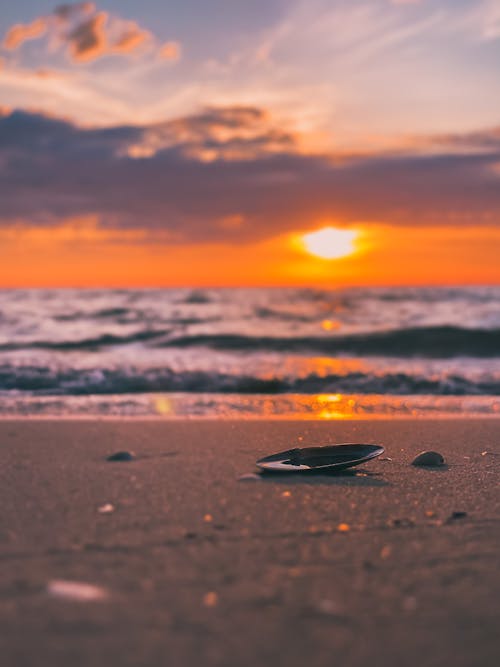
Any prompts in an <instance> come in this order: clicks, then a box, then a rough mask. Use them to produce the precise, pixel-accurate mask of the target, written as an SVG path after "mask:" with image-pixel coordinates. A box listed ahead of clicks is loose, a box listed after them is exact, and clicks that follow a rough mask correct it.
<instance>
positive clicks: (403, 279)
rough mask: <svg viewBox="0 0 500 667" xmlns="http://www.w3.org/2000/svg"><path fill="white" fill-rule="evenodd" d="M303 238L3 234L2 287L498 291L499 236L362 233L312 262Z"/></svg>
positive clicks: (63, 231) (486, 232) (60, 230)
mask: <svg viewBox="0 0 500 667" xmlns="http://www.w3.org/2000/svg"><path fill="white" fill-rule="evenodd" d="M300 239H301V233H300V232H299V233H297V234H285V235H280V236H277V237H274V238H272V239H270V240H266V241H261V242H256V243H248V244H245V245H243V246H242V245H238V244H233V245H231V244H229V243H224V242H218V243H198V244H181V245H173V244H168V243H166V242H165V240H162V239H161V238H159V239H157V240H156V242H155V241H154V240H153V239H151V238H147V237H146V236H145V233H144V231H143V230H128V231H127V232H123V231H121V232H118V233H117V232H110V231H103V230H99V229H98V228H97V227H96V225H95V221H93V220H92V219H90V220H74V221H72V222H71V223H67V224H65V225H60V226H59V227H56V228H54V229H52V230H51V231H46V230H40V229H38V228H35V229H33V228H24V229H21V228H17V229H16V230H10V232H9V233H6V232H5V231H4V232H3V233H2V232H0V284H1V285H2V286H3V287H17V286H24V287H30V286H37V287H38V286H43V287H52V286H61V287H80V286H81V287H102V286H115V287H119V286H138V287H154V286H193V285H200V286H249V285H250V286H251V285H262V286H264V285H315V286H336V285H434V284H438V285H439V284H441V285H453V284H459V285H460V284H498V283H499V282H500V281H499V277H500V273H499V269H498V257H499V247H500V230H492V229H491V228H490V227H480V228H475V229H470V228H465V229H458V230H451V229H450V228H449V227H431V228H424V229H420V228H418V229H412V228H406V229H402V230H396V229H394V228H393V227H390V226H383V225H381V226H370V227H367V228H363V227H362V226H360V227H359V234H358V238H357V240H356V242H355V248H354V251H353V253H352V254H350V255H347V256H345V257H343V258H339V259H333V260H325V259H321V258H318V257H315V256H313V255H311V254H309V253H307V252H306V251H305V250H304V249H303V247H302V245H301V243H300Z"/></svg>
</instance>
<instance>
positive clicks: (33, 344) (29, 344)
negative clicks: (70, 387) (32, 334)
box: [0, 330, 169, 352]
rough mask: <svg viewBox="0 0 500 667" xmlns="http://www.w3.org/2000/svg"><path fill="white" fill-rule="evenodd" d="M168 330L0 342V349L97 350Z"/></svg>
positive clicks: (151, 337) (125, 343)
mask: <svg viewBox="0 0 500 667" xmlns="http://www.w3.org/2000/svg"><path fill="white" fill-rule="evenodd" d="M168 333H169V332H168V331H165V330H162V331H151V330H145V331H136V332H135V333H133V334H129V335H126V336H117V335H115V334H102V335H101V336H96V337H95V338H84V339H80V340H62V341H48V340H33V341H26V342H22V343H2V344H1V345H0V351H16V350H32V349H39V350H55V351H61V352H64V351H71V350H97V349H100V348H102V347H107V346H112V345H127V344H130V343H143V342H147V341H151V340H154V339H155V338H160V337H164V336H165V335H167V334H168Z"/></svg>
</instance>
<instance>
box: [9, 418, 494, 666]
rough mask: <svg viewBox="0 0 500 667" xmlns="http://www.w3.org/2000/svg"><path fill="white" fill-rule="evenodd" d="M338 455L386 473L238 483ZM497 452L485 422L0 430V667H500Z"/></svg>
mask: <svg viewBox="0 0 500 667" xmlns="http://www.w3.org/2000/svg"><path fill="white" fill-rule="evenodd" d="M346 441H347V442H372V443H380V444H383V445H384V446H385V447H386V453H385V457H389V458H390V459H392V460H381V459H377V460H375V461H373V462H370V463H368V464H366V465H364V466H362V467H361V468H360V469H358V471H357V473H355V474H354V473H351V474H344V475H339V476H335V477H334V476H326V475H324V476H314V477H300V476H293V475H288V476H283V477H281V476H279V477H278V476H276V477H272V478H270V477H269V478H265V479H247V480H239V477H240V476H241V475H244V474H245V473H251V472H253V471H254V470H255V467H254V462H255V460H256V459H257V458H258V457H260V456H263V455H265V454H268V453H272V452H275V451H279V450H281V449H288V448H290V447H293V446H308V445H309V446H313V445H319V444H328V443H330V442H346ZM499 445H500V420H498V419H490V420H479V419H477V420H473V419H470V420H463V419H460V420H457V421H452V420H436V421H433V420H395V421H390V420H387V421H382V420H376V421H347V422H330V423H327V422H304V421H296V422H284V421H271V422H269V421H268V422H266V421H210V420H190V421H164V422H162V421H126V420H109V421H106V420H101V421H98V420H95V421H91V420H80V421H52V420H40V421H37V420H24V421H21V420H12V421H10V420H4V421H0V456H1V465H0V502H1V505H0V506H1V512H0V521H1V523H0V559H1V567H0V627H1V629H2V631H1V637H0V655H1V656H2V658H1V664H2V667H14V666H15V667H18V666H19V667H21V666H22V667H24V666H26V667H35V666H36V667H39V666H42V667H45V666H47V667H49V666H50V667H63V666H64V667H66V666H67V665H71V666H72V667H79V666H85V667H90V666H93V667H95V666H97V667H99V666H100V665H103V666H106V667H128V666H132V665H133V666H137V667H139V666H141V667H149V666H151V667H152V666H155V667H156V666H163V665H172V666H174V667H191V666H193V667H195V666H198V665H203V666H207V667H212V666H216V665H220V666H224V667H226V666H227V667H239V666H244V667H257V666H258V667H268V666H269V667H270V666H277V665H286V666H287V667H299V666H300V667H304V666H307V667H318V666H325V667H326V666H331V665H334V664H338V665H342V667H351V666H365V665H371V666H378V665H380V666H383V665H384V666H387V665H390V666H392V665H394V666H396V665H397V666H399V665H403V664H404V665H405V666H410V667H413V666H415V667H417V666H418V667H420V666H421V665H425V667H438V666H439V667H440V666H443V667H444V666H445V665H452V666H453V667H466V666H467V667H472V666H474V667H475V666H477V665H481V666H482V667H488V666H490V665H491V666H492V667H493V665H495V666H496V665H498V664H500V642H499V636H498V611H499V603H498V600H499V599H500V586H499V580H500V574H499V568H498V553H499V546H500V544H499V542H500V531H499V516H500V513H499V509H500V494H499V487H498V480H499V476H498V472H499V467H500V466H499V464H500V446H499ZM423 449H436V450H438V451H440V452H441V453H442V454H444V456H445V458H446V460H447V462H448V466H447V467H446V468H444V469H437V470H431V469H418V468H415V467H413V466H411V465H409V464H410V461H411V460H412V459H413V457H414V456H415V455H416V454H417V453H418V452H419V451H421V450H423ZM117 450H133V451H134V452H135V453H136V454H137V459H136V460H135V461H132V462H114V463H110V462H107V461H106V460H105V457H106V456H107V455H108V454H111V453H113V452H115V451H117ZM484 452H487V453H484ZM107 504H108V505H112V506H113V511H111V512H108V513H100V512H99V508H100V507H101V508H102V507H103V506H104V505H107ZM108 509H110V508H109V507H108ZM454 512H459V513H466V514H465V515H456V517H455V518H453V513H454ZM61 579H62V580H70V581H79V582H86V583H89V584H93V585H96V586H99V587H102V588H103V589H104V593H105V594H106V597H104V599H100V600H94V601H86V602H84V601H73V600H67V599H64V598H63V597H57V596H55V595H51V594H50V593H49V590H48V589H47V586H48V584H49V582H51V581H53V580H61Z"/></svg>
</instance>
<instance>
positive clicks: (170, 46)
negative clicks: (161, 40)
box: [158, 42, 181, 60]
mask: <svg viewBox="0 0 500 667" xmlns="http://www.w3.org/2000/svg"><path fill="white" fill-rule="evenodd" d="M158 55H159V56H160V58H164V59H165V60H179V58H180V57H181V45H180V44H179V42H165V44H163V46H162V47H161V48H160V50H159V51H158Z"/></svg>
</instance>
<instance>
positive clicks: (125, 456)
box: [106, 452, 135, 461]
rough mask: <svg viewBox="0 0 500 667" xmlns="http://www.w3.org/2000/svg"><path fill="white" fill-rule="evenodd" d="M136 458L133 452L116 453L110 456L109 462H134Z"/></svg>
mask: <svg viewBox="0 0 500 667" xmlns="http://www.w3.org/2000/svg"><path fill="white" fill-rule="evenodd" d="M134 459H135V456H134V454H133V453H132V452H115V453H114V454H110V455H109V456H108V458H107V459H106V460H107V461H133V460H134Z"/></svg>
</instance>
